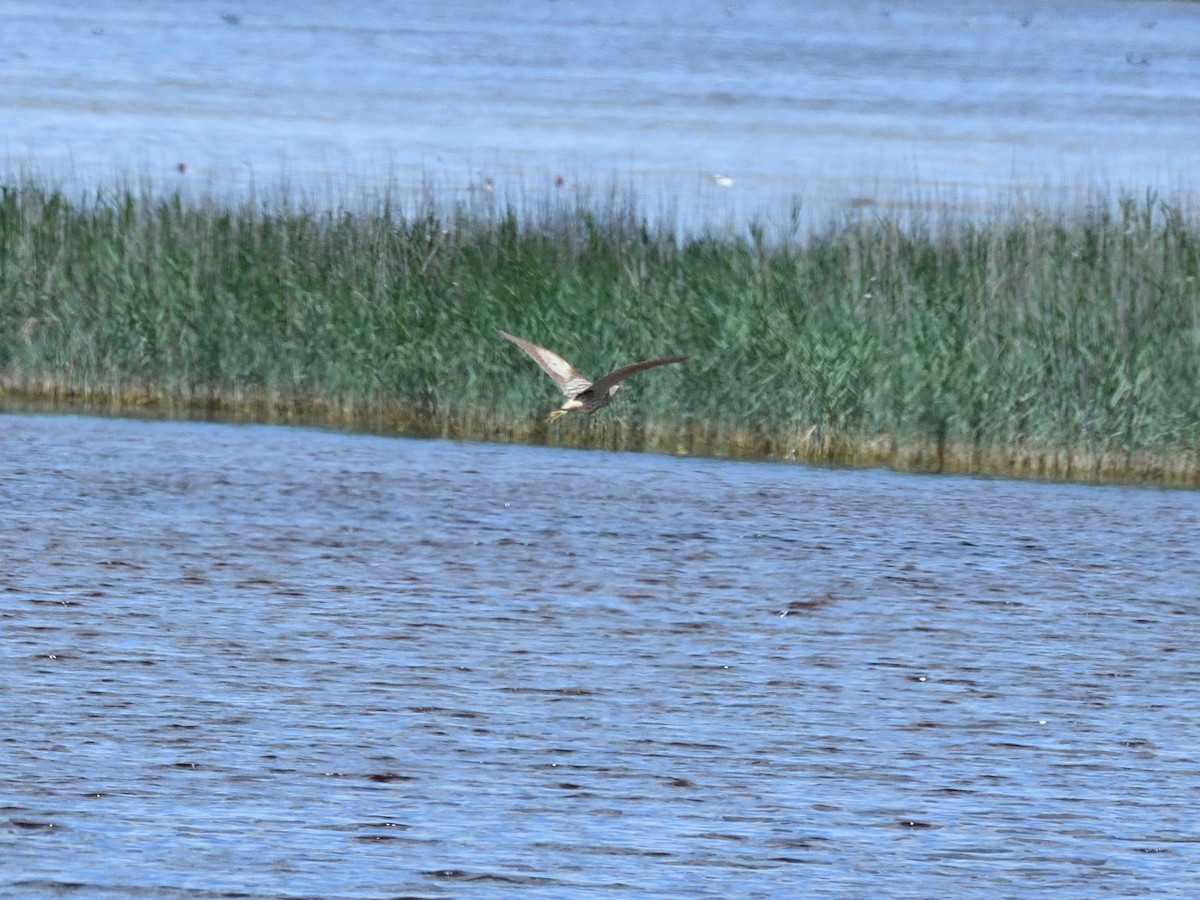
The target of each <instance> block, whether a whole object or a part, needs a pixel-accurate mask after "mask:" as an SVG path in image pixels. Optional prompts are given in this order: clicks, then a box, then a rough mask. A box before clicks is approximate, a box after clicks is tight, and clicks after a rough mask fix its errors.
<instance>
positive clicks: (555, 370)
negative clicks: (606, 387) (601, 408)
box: [496, 329, 625, 400]
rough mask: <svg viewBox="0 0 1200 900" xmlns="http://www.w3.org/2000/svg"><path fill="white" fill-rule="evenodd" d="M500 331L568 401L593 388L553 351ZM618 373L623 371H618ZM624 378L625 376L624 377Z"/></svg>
mask: <svg viewBox="0 0 1200 900" xmlns="http://www.w3.org/2000/svg"><path fill="white" fill-rule="evenodd" d="M496 330H497V331H500V335H501V336H502V337H504V338H506V339H508V340H510V341H512V342H513V343H514V344H516V345H517V346H518V347H520V348H521V349H522V350H524V351H525V352H526V353H527V354H528V355H529V358H530V359H532V360H533V361H534V362H535V363H537V364H538V365H539V366H541V367H542V371H543V372H545V373H546V374H547V375H549V376H550V377H551V378H553V379H554V383H555V384H557V385H558V386H559V388H561V389H562V392H563V393H564V394H566V395H567V399H568V400H571V399H574V398H575V397H576V396H578V395H579V394H582V393H583V392H584V391H586V390H587V389H588V388H590V387H591V386H592V383H591V382H590V381H588V380H587V379H586V378H584V377H583V376H582V375H580V374H579V372H577V371H576V370H575V367H574V366H572V365H571V364H570V363H569V362H567V361H566V360H565V359H563V358H562V357H561V356H559V355H558V354H557V353H555V352H554V351H552V350H547V349H546V348H545V347H539V346H538V345H537V344H531V343H529V341H525V340H522V339H521V338H519V337H516V336H514V335H511V334H509V333H508V332H507V331H501V330H500V329H496ZM617 371H618V372H620V371H621V370H620V369H618V370H617ZM621 377H622V378H624V377H625V376H624V375H622V376H621Z"/></svg>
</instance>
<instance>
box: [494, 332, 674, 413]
mask: <svg viewBox="0 0 1200 900" xmlns="http://www.w3.org/2000/svg"><path fill="white" fill-rule="evenodd" d="M497 330H498V331H499V330H500V329H497ZM500 334H501V336H502V337H504V338H505V339H507V340H510V341H512V342H513V343H514V344H516V345H517V346H518V347H520V348H521V349H522V350H524V351H525V353H526V354H528V356H529V358H530V359H532V360H533V361H534V362H535V363H537V364H538V365H539V366H541V367H542V371H543V372H545V373H546V374H547V375H549V376H550V377H551V378H553V379H554V383H555V384H557V385H558V386H559V388H560V389H561V390H562V392H563V393H564V394H565V395H566V397H567V401H566V403H564V404H563V405H562V406H561V407H560V408H559V409H556V410H555V411H554V412H552V413H550V421H551V422H553V421H554V420H555V419H557V418H559V417H560V416H565V415H566V414H567V413H569V412H572V411H574V410H577V409H578V410H580V411H582V412H585V413H588V414H589V415H590V414H591V413H594V412H595V411H596V410H598V409H602V408H604V407H605V406H608V404H609V403H611V402H612V398H613V397H615V396H616V394H617V391H619V390H621V386H620V384H619V382H621V381H624V380H625V379H626V378H628V377H629V376H630V375H632V374H633V373H634V372H641V371H642V370H643V369H653V368H654V367H655V366H665V365H667V364H668V363H680V362H683V361H684V360H685V359H687V357H686V356H662V357H659V358H658V359H646V360H643V361H642V362H636V363H630V364H629V365H627V366H621V367H620V368H618V369H613V370H612V371H611V372H609V373H608V374H607V375H605V376H604V377H603V378H598V379H597V380H596V381H588V380H587V379H586V378H585V377H584V376H582V375H580V374H579V372H578V371H576V369H575V367H574V366H572V365H571V364H570V363H569V362H567V361H566V360H565V359H563V358H562V357H561V356H559V355H558V354H557V353H555V352H553V351H552V350H547V349H546V348H545V347H539V346H538V345H537V344H531V343H530V342H529V341H525V340H522V339H521V338H519V337H515V336H514V335H511V334H509V333H508V332H507V331H500Z"/></svg>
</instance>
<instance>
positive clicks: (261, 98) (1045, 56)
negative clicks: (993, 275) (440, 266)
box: [0, 0, 1200, 226]
mask: <svg viewBox="0 0 1200 900" xmlns="http://www.w3.org/2000/svg"><path fill="white" fill-rule="evenodd" d="M0 21H2V22H3V28H2V29H0V86H2V87H3V90H2V91H0V135H3V137H2V138H0V153H2V154H3V155H4V157H5V159H4V162H6V163H7V165H6V167H5V168H7V169H9V170H10V171H19V170H29V171H33V172H35V173H42V174H45V175H48V176H50V177H52V178H55V179H58V180H60V181H62V182H63V183H64V184H66V185H67V186H68V187H69V188H70V189H71V190H72V191H78V190H81V189H83V190H85V191H86V189H87V188H89V187H92V186H94V185H95V184H97V183H98V182H105V181H107V182H111V181H112V179H113V177H114V176H122V175H123V176H124V177H126V178H132V179H135V180H136V179H145V180H149V181H150V182H152V183H153V184H156V185H157V186H158V187H160V188H167V189H171V188H175V187H180V188H183V189H184V190H192V189H195V190H197V191H199V192H206V191H211V190H216V191H218V192H226V191H231V192H232V193H234V194H235V195H236V196H245V195H246V194H247V192H253V191H255V190H258V191H266V190H277V189H278V188H279V187H280V185H281V184H284V183H286V184H287V185H288V186H289V188H290V189H292V190H294V191H296V192H299V193H302V194H306V195H308V196H310V197H312V196H315V197H316V198H317V199H318V200H320V201H322V202H327V201H328V202H341V201H345V202H356V203H357V202H361V201H362V200H363V199H364V197H363V195H364V194H365V195H367V196H372V195H374V194H376V193H377V192H379V191H380V190H382V189H383V187H384V186H386V185H389V184H391V185H393V186H396V187H398V188H399V189H400V193H401V195H402V196H403V195H407V194H408V193H409V192H410V191H412V190H413V189H414V188H415V187H417V186H419V185H423V184H426V185H432V186H433V187H434V188H436V190H437V191H438V192H439V193H441V194H442V195H443V196H446V197H449V198H452V199H454V200H464V201H469V202H472V203H475V202H484V203H491V202H496V201H503V202H507V201H508V200H515V201H517V202H530V203H540V202H542V201H543V200H544V198H546V197H548V196H549V197H557V196H562V195H563V194H567V195H569V196H573V193H572V192H573V191H574V190H584V191H588V190H601V191H602V190H603V189H604V188H605V187H606V186H607V185H609V184H610V183H612V182H614V181H615V182H616V183H617V184H618V185H619V186H620V188H621V190H622V192H628V191H633V192H635V193H636V194H637V196H638V198H639V202H640V203H641V205H642V207H643V212H644V213H646V214H648V215H651V216H660V215H663V216H678V217H679V218H680V219H681V220H682V221H683V222H684V224H689V225H692V226H695V225H713V226H719V225H722V224H723V223H724V222H725V221H726V220H727V219H729V218H732V219H733V220H735V221H736V220H745V219H746V218H748V217H750V216H754V215H760V214H761V215H765V216H766V217H768V218H769V219H771V220H773V221H786V220H787V218H788V215H789V211H790V210H791V208H792V206H793V203H794V201H795V200H796V199H797V198H798V199H800V200H801V201H802V208H801V215H800V219H801V222H802V223H803V222H815V223H817V224H824V222H825V220H826V219H827V218H828V217H830V216H832V215H834V214H835V213H836V212H838V211H841V210H844V209H845V208H846V207H847V206H856V207H860V208H864V207H865V208H878V209H881V210H889V209H893V208H894V207H895V206H896V205H907V204H912V203H914V202H916V203H931V204H935V205H936V204H942V203H948V204H952V205H954V206H955V207H957V208H960V209H962V208H966V209H970V208H972V207H976V208H977V207H979V206H980V205H986V204H988V203H990V202H998V203H1000V204H1001V205H1002V206H1005V207H1011V205H1012V204H1013V203H1015V202H1032V203H1038V204H1044V205H1051V206H1053V205H1057V204H1059V203H1075V202H1081V201H1083V202H1086V201H1087V200H1088V199H1089V198H1090V197H1091V196H1092V195H1094V193H1095V192H1097V191H1105V190H1116V189H1121V188H1123V189H1126V190H1130V191H1132V192H1134V193H1135V194H1138V195H1141V194H1142V193H1143V192H1144V191H1146V190H1148V189H1149V190H1155V191H1159V192H1160V193H1171V192H1175V191H1182V192H1184V193H1188V192H1192V191H1194V190H1195V186H1196V183H1197V180H1198V175H1200V53H1198V52H1197V49H1196V48H1197V47H1200V15H1197V13H1196V9H1195V5H1194V4H1192V3H1170V2H1145V0H1139V2H1118V0H1071V2H1041V3H1036V4H1030V3H1028V2H1024V0H1021V2H1015V0H967V2H963V0H954V2H947V0H906V2H899V3H893V2H872V3H860V2H852V0H839V2H827V3H822V4H813V3H794V2H788V0H741V2H732V3H731V2H725V0H712V2H697V3H688V4H683V5H680V4H676V3H668V2H661V0H654V2H645V3H639V4H633V5H630V4H619V3H608V4H604V3H601V4H597V3H593V2H583V0H559V2H537V3H522V4H512V3H504V2H484V3H477V2H464V0H447V2H441V3H437V4H412V3H405V4H385V3H377V2H366V3H363V2H354V3H349V2H328V3H321V4H296V3H284V2H279V0H266V2H259V3H255V4H250V5H239V4H230V3H226V2H224V0H219V2H218V0H199V2H189V3H186V4H181V3H175V2H168V0H150V2H144V0H138V2H130V0H117V2H111V3H106V4H104V5H103V6H94V5H80V4H77V3H69V2H65V0H52V2H36V3H35V2H29V0H0ZM180 167H182V170H183V171H182V173H180V171H179V169H180ZM0 171H2V169H0ZM560 178H561V179H562V181H563V182H564V184H563V186H562V187H561V188H559V187H556V184H557V183H558V180H559V179H560Z"/></svg>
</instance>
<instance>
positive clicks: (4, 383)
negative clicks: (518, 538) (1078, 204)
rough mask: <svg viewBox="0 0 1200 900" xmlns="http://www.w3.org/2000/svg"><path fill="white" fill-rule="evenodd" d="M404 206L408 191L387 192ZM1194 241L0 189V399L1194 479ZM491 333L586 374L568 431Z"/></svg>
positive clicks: (625, 444) (549, 395) (1143, 222)
mask: <svg viewBox="0 0 1200 900" xmlns="http://www.w3.org/2000/svg"><path fill="white" fill-rule="evenodd" d="M410 200H411V198H410ZM1198 275H1200V229H1198V228H1197V223H1196V221H1195V220H1194V218H1193V217H1192V216H1191V215H1190V214H1189V213H1188V211H1187V210H1186V208H1185V207H1184V206H1182V205H1179V204H1167V203H1163V202H1160V201H1159V200H1157V199H1156V198H1154V197H1145V198H1136V199H1135V198H1132V197H1121V198H1115V199H1114V198H1101V199H1100V200H1098V201H1097V202H1095V203H1093V204H1091V205H1089V206H1087V207H1086V208H1082V209H1078V210H1074V211H1067V212H1058V213H1055V212H1049V211H1037V210H1031V211H1030V210H1026V211H1020V210H1016V209H1014V210H1012V211H1011V213H1009V214H1005V215H1000V216H992V217H989V218H987V219H985V220H978V219H971V218H967V217H961V216H958V215H956V213H955V211H953V210H940V211H936V212H931V213H929V214H928V215H926V216H924V217H921V216H915V217H914V216H908V217H907V218H906V219H905V220H903V221H901V220H900V219H896V218H888V217H880V216H877V215H874V214H872V213H871V212H870V211H862V212H860V213H856V214H854V215H852V216H848V217H847V218H846V219H845V220H843V221H841V222H839V223H836V224H832V225H830V226H829V227H827V228H825V229H824V230H822V231H820V232H817V233H814V234H809V235H805V236H803V238H802V239H798V238H795V237H790V236H786V235H784V236H773V235H771V236H769V235H768V229H767V228H765V227H757V226H755V227H752V228H750V229H749V231H748V233H747V234H745V235H744V236H729V235H720V236H716V235H705V234H691V235H686V236H683V235H680V234H678V233H675V232H673V231H670V230H666V229H662V228H654V227H651V226H649V225H647V224H646V222H645V220H644V219H643V218H641V217H640V216H639V215H638V213H637V210H636V208H635V205H634V203H633V202H632V199H631V198H626V197H622V196H620V195H619V194H611V195H608V196H607V197H605V198H601V200H600V201H589V202H587V203H570V202H563V203H558V204H543V205H541V206H537V207H535V208H533V209H531V210H529V209H524V210H523V209H520V208H517V207H514V206H506V205H502V204H501V205H497V206H488V207H486V208H467V207H464V206H451V207H439V205H438V204H437V203H436V202H435V201H434V200H433V199H429V198H425V199H421V198H417V200H416V202H408V203H407V204H405V205H403V208H402V205H401V204H397V203H393V202H392V200H391V199H389V198H386V197H385V198H383V199H382V200H379V201H377V202H374V203H372V204H367V203H363V204H361V205H360V207H359V208H355V209H353V210H350V209H345V208H338V209H334V208H328V207H326V208H321V207H320V206H319V205H316V204H312V205H303V204H297V203H295V202H292V201H289V200H287V199H286V198H281V199H279V200H275V201H268V202H261V201H255V202H247V203H244V204H241V205H238V204H231V203H227V202H216V201H203V200H185V199H183V198H181V197H180V196H155V195H154V193H153V192H151V191H148V190H134V189H118V190H114V191H106V192H100V193H98V194H96V195H94V196H91V197H87V198H82V199H74V198H68V197H67V196H65V195H64V194H63V192H61V191H56V190H54V189H52V188H49V187H44V186H40V185H37V184H28V183H22V184H14V185H9V186H7V187H3V188H0V391H3V396H2V397H0V400H2V401H3V402H5V403H7V404H8V405H10V406H11V405H12V404H15V403H18V402H51V403H57V404H64V405H65V404H83V405H87V406H89V407H90V408H94V409H107V410H129V409H139V408H142V409H150V410H153V411H155V412H156V413H160V414H185V413H195V412H197V411H200V412H204V413H206V414H213V415H221V416H229V417H235V418H237V417H242V418H256V419H265V420H303V421H309V422H312V421H317V422H324V423H327V424H334V425H348V426H354V427H365V428H371V429H375V430H380V431H398V432H406V433H420V434H430V435H444V436H453V437H460V438H468V439H474V438H483V439H500V440H522V441H525V440H529V441H542V442H551V443H556V444H564V445H566V444H570V445H585V446H604V447H612V448H648V449H658V450H666V451H671V452H688V453H703V454H718V455H730V456H749V457H769V458H786V459H796V460H806V461H817V460H819V461H826V462H832V463H845V464H862V465H890V466H895V467H898V468H906V469H916V470H927V471H959V472H986V473H995V474H1011V475H1018V476H1033V477H1048V478H1064V479H1079V480H1145V481H1151V482H1155V483H1161V484H1173V485H1196V484H1200V389H1198V388H1200V284H1198V283H1197V277H1198ZM497 328H503V329H505V330H507V331H510V332H513V333H515V334H519V335H523V336H526V337H528V338H530V339H532V340H535V341H537V342H538V343H542V344H545V345H546V346H549V347H551V348H554V349H556V350H558V351H560V352H562V353H563V355H564V356H566V357H568V358H569V359H571V360H572V362H574V363H575V364H576V365H577V366H578V367H579V368H580V369H581V370H582V371H584V372H587V373H591V374H594V375H599V374H601V373H602V372H604V371H607V368H608V367H610V366H611V365H613V364H616V363H619V362H624V361H629V360H632V359H635V358H641V357H643V356H653V355H660V354H663V353H669V352H683V353H688V354H690V355H691V360H690V361H689V362H688V363H687V364H686V365H684V366H671V367H666V368H663V369H658V370H654V371H652V372H650V373H647V374H645V375H642V376H638V377H637V378H636V380H633V381H631V382H630V383H629V388H630V389H629V390H627V391H626V392H624V393H623V394H622V397H621V399H620V401H619V403H618V404H614V406H613V407H611V408H610V409H609V410H607V411H604V412H601V413H600V414H599V415H598V416H596V417H595V418H594V419H592V420H590V421H571V420H564V421H563V422H561V423H558V424H556V425H555V426H553V427H548V426H547V425H546V424H545V423H544V421H543V420H544V417H545V415H546V413H547V412H548V411H549V410H550V409H551V408H553V407H554V406H556V405H557V403H558V402H559V400H560V399H561V398H556V396H555V392H554V390H553V386H552V385H551V383H550V382H549V380H548V379H546V378H545V376H544V375H542V373H541V372H540V371H538V370H537V368H536V367H535V366H534V365H533V364H532V363H531V362H530V361H529V360H528V359H526V358H525V357H524V356H523V355H522V354H520V353H519V351H517V350H516V348H514V347H513V346H512V345H510V344H509V343H507V342H506V341H503V340H501V339H500V338H499V337H498V336H497V335H496V329H497Z"/></svg>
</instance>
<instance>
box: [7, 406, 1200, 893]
mask: <svg viewBox="0 0 1200 900" xmlns="http://www.w3.org/2000/svg"><path fill="white" fill-rule="evenodd" d="M0 520H2V522H3V526H2V527H0V704H2V705H3V709H4V725H3V728H0V773H2V777H0V894H3V895H4V896H6V897H7V896H17V897H25V896H29V897H34V896H37V897H41V896H79V897H83V896H87V897H91V896H100V897H106V896H113V897H118V896H119V897H127V896H147V897H150V896H152V897H216V896H249V897H331V898H338V897H345V898H354V897H363V898H365V897H388V896H412V897H460V896H538V897H547V898H550V897H555V898H557V897H564V896H579V897H590V896H595V897H615V896H646V897H649V896H657V897H662V896H680V897H682V896H689V897H692V896H695V897H763V898H777V897H799V896H804V897H838V898H841V897H846V898H849V897H884V896H886V897H914V898H916V897H937V896H944V897H956V898H957V897H962V898H975V897H978V898H989V900H990V898H995V897H1032V896H1050V895H1059V896H1063V895H1074V896H1083V895H1086V896H1089V897H1128V896H1139V897H1180V898H1183V897H1194V896H1197V893H1198V892H1200V874H1198V873H1200V817H1198V816H1197V814H1196V809H1197V800H1198V798H1200V765H1198V764H1197V761H1196V735H1197V726H1196V723H1197V722H1198V721H1200V693H1198V692H1197V690H1196V681H1197V665H1198V664H1197V660H1198V659H1200V615H1198V613H1200V494H1198V493H1195V492H1165V491H1155V490H1138V489H1126V488H1097V487H1082V486H1057V485H1051V484H1024V483H1013V482H1004V481H990V480H982V479H965V478H953V477H937V478H934V477H918V476H908V475H897V474H891V473H887V472H882V471H834V470H823V469H809V468H803V467H799V466H791V465H771V464H759V463H731V462H720V461H714V460H696V459H687V458H672V457H664V456H652V455H638V454H630V453H622V454H611V453H597V452H579V451H567V450H548V449H539V448H530V447H501V446H491V445H483V444H479V445H471V444H458V443H452V442H446V441H430V442H421V441H410V440H398V439H386V438H381V437H372V436H356V435H343V434H337V433H330V432H322V431H313V430H307V429H300V428H279V427H263V426H243V427H234V426H220V425H204V424H182V423H149V422H139V421H128V420H120V419H93V418H78V417H67V416H64V417H51V416H46V417H37V416H24V415H5V416H0Z"/></svg>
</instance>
